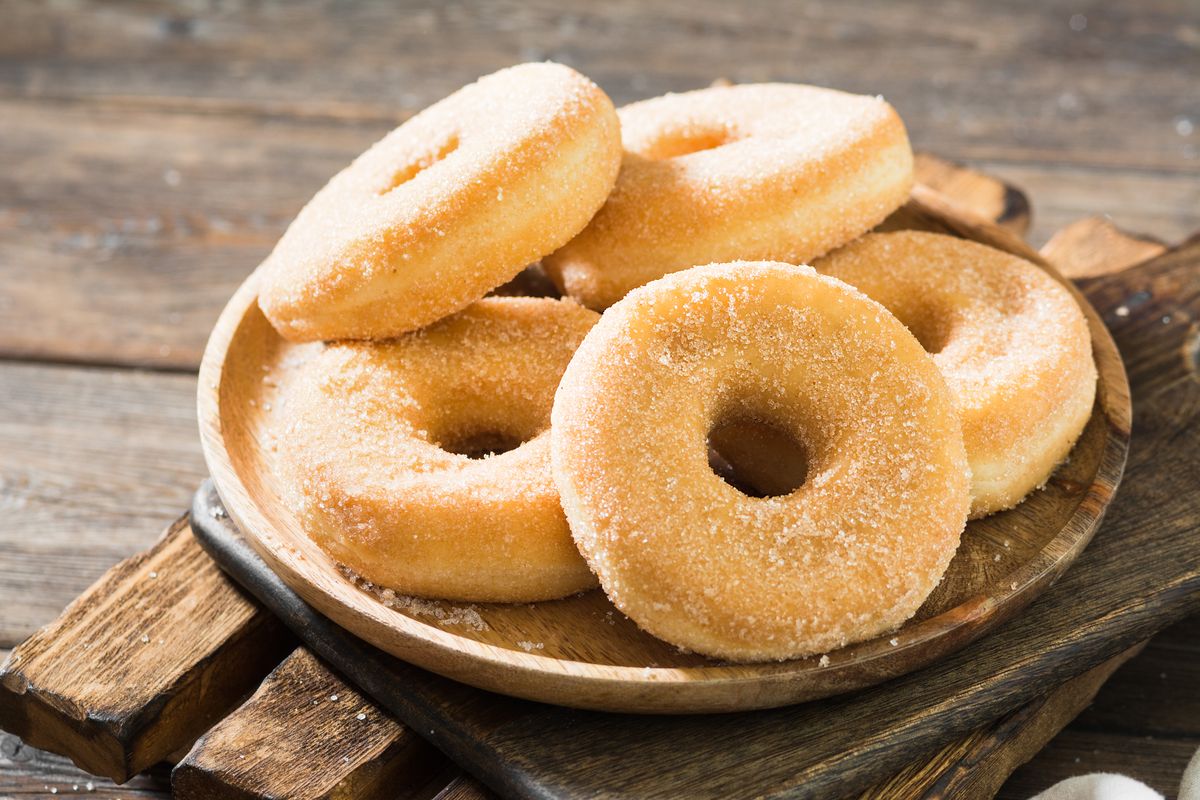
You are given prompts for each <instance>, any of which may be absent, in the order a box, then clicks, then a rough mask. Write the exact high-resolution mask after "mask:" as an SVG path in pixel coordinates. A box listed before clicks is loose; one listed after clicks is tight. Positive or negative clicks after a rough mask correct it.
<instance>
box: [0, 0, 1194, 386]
mask: <svg viewBox="0 0 1200 800" xmlns="http://www.w3.org/2000/svg"><path fill="white" fill-rule="evenodd" d="M5 13H6V23H7V24H6V25H5V26H4V28H3V31H0V118H3V119H4V120H5V130H4V136H3V137H0V163H4V164H5V165H6V169H5V170H3V171H2V172H0V196H2V197H3V198H4V202H3V204H2V205H0V231H2V232H3V233H4V235H3V237H2V238H0V280H2V281H3V283H4V285H5V286H6V291H5V294H4V301H3V302H4V304H3V306H0V311H3V313H0V353H2V354H6V355H9V356H20V357H26V358H46V359H63V360H70V361H80V360H86V361H88V362H91V363H121V364H146V365H154V366H162V367H171V368H186V367H192V366H194V365H195V364H196V363H197V361H198V359H199V354H200V349H201V347H202V344H203V341H204V338H205V336H206V334H207V332H208V330H209V329H210V327H211V325H212V322H213V321H214V320H215V318H216V314H217V312H218V310H219V309H220V307H221V305H222V304H223V302H224V300H225V299H226V298H228V297H229V295H230V294H232V292H233V289H234V288H235V287H236V286H237V284H238V283H239V282H240V280H241V278H242V277H243V276H244V275H245V274H246V273H247V272H248V271H249V270H250V269H251V268H252V267H253V266H254V265H255V264H256V263H257V262H258V261H259V260H260V259H261V257H262V256H263V255H264V254H265V253H266V252H267V251H268V250H269V248H270V246H271V245H272V243H273V242H274V240H275V239H276V238H277V237H278V235H279V234H280V233H281V232H282V230H283V227H284V226H285V225H286V223H287V222H288V220H290V219H291V217H292V216H293V215H294V214H295V212H296V211H297V210H298V209H299V207H300V206H301V205H302V204H303V203H304V201H306V200H307V199H308V197H310V196H311V195H312V193H313V192H314V191H315V190H316V189H317V188H318V187H319V186H320V185H321V184H322V183H323V182H324V181H325V180H326V178H327V177H328V176H329V175H330V174H332V173H333V172H334V171H335V170H336V169H338V168H340V167H341V166H343V165H344V164H346V163H348V162H349V160H350V159H351V158H352V157H353V156H354V155H355V154H357V153H358V152H359V151H361V150H362V149H363V148H364V147H365V146H366V145H367V144H369V143H370V142H372V141H374V140H375V139H376V138H378V137H379V136H380V135H381V134H382V133H384V132H385V131H386V130H387V129H388V128H389V127H391V126H392V125H394V124H395V123H396V122H397V121H398V120H400V119H402V118H404V117H407V116H408V115H410V114H411V113H413V112H414V111H416V110H418V109H420V108H422V107H423V106H425V105H426V104H428V103H429V102H431V101H433V100H436V99H438V98H440V97H442V96H444V95H445V94H446V93H448V92H449V91H452V90H453V89H454V88H456V87H457V86H459V85H461V84H463V83H465V82H467V81H469V80H472V79H474V78H475V77H477V76H478V75H480V74H483V73H486V72H489V71H491V70H493V69H496V68H498V67H501V66H504V65H507V64H511V63H513V62H516V61H521V60H527V59H539V58H557V59H560V60H564V61H566V62H568V63H570V64H572V65H574V66H576V67H578V68H580V69H581V70H583V71H584V72H586V73H588V74H589V75H591V76H593V77H594V78H595V79H596V80H598V81H599V82H600V84H601V85H602V86H603V87H604V88H606V89H607V90H608V91H609V92H610V93H611V94H612V95H613V97H614V99H615V100H616V101H617V102H627V101H630V100H633V99H637V98H641V97H646V96H651V95H654V94H658V93H661V92H664V91H667V90H678V89H690V88H696V87H699V86H704V85H706V84H708V83H709V82H710V81H711V80H712V79H713V78H714V77H716V76H725V77H728V78H731V79H733V80H736V81H755V80H767V79H780V80H802V81H808V82H816V83H824V84H830V85H835V86H838V87H841V88H845V89H848V90H853V91H863V92H868V93H872V94H875V93H882V94H883V95H885V96H886V97H887V98H889V99H890V100H891V101H892V102H894V103H895V104H896V106H897V107H898V108H899V110H900V112H901V114H902V115H903V116H904V118H905V119H906V121H907V124H908V126H909V128H910V129H911V132H912V138H913V141H914V142H915V143H916V145H917V146H918V147H919V148H920V149H923V150H927V151H931V152H937V153H939V154H941V155H943V156H945V157H949V158H952V159H958V160H969V161H971V162H972V163H973V164H976V165H979V166H984V167H986V168H988V169H990V170H994V171H996V172H997V173H999V174H1000V175H1002V176H1003V177H1005V178H1007V179H1009V180H1010V181H1011V182H1012V183H1015V184H1017V185H1020V186H1022V187H1023V188H1024V189H1025V190H1026V191H1027V192H1029V194H1030V195H1031V196H1033V197H1036V198H1038V205H1039V208H1038V210H1037V212H1038V213H1037V214H1036V222H1035V227H1034V229H1033V232H1032V235H1033V239H1034V240H1035V241H1039V242H1040V241H1041V240H1043V239H1044V238H1045V237H1046V236H1047V235H1049V233H1050V232H1051V231H1053V230H1056V229H1057V228H1059V227H1061V226H1062V225H1065V224H1066V223H1067V222H1069V221H1072V220H1074V219H1078V218H1079V217H1081V216H1089V215H1097V214H1102V213H1109V214H1112V215H1113V218H1114V220H1115V221H1116V222H1117V223H1118V224H1119V225H1121V226H1122V227H1123V228H1125V229H1128V230H1139V231H1146V232H1149V233H1152V234H1155V235H1157V236H1158V237H1159V238H1162V239H1164V240H1167V241H1175V240H1178V239H1180V238H1182V237H1183V236H1184V235H1186V234H1188V233H1190V232H1191V231H1192V230H1193V229H1195V228H1197V227H1200V211H1198V210H1197V209H1200V180H1197V177H1198V176H1200V133H1197V132H1196V130H1195V129H1196V128H1200V107H1198V103H1197V101H1196V100H1195V92H1194V91H1193V89H1194V86H1193V84H1192V82H1191V80H1190V76H1193V75H1195V74H1197V73H1198V72H1200V48H1197V47H1196V40H1197V35H1198V34H1197V33H1196V31H1197V30H1198V29H1200V11H1197V10H1196V8H1195V6H1194V4H1189V3H1188V0H1153V2H1146V3H1138V4H1115V3H1102V2H1099V0H1090V1H1089V2H1083V3H1070V4H1068V3H1065V2H1061V3H1039V2H1035V0H1023V2H1021V3H1018V4H1017V5H1016V6H1013V5H1011V4H1005V5H1004V6H1000V5H996V4H988V3H964V4H961V5H954V6H947V7H945V8H940V9H939V10H938V13H937V14H929V13H928V12H927V11H926V10H925V9H924V8H923V7H922V5H921V4H919V3H911V4H910V3H889V4H887V5H886V7H880V6H879V5H877V4H869V3H866V2H846V3H837V4H832V5H830V4H808V5H804V6H795V5H794V4H788V3H781V2H780V3H774V2H773V3H757V4H751V5H749V6H746V7H739V6H731V5H729V4H728V3H724V2H719V1H718V0H699V1H698V2H686V3H672V4H658V5H653V6H647V5H645V4H639V3H606V4H604V5H603V6H595V7H593V6H589V5H588V4H586V3H566V4H563V3H558V2H553V3H552V2H539V3H535V4H532V5H529V4H521V5H517V4H514V3H509V2H502V3H489V4H485V5H480V6H477V7H461V6H435V5H422V6H418V5H416V4H411V5H405V6H402V7H399V8H396V7H392V6H388V5H384V6H377V5H357V4H355V5H339V6H336V7H335V6H333V5H331V4H329V3H328V2H323V1H322V0H309V1H308V2H302V3H294V4H286V5H285V4H282V3H274V2H270V3H250V2H234V3H229V4H223V5H221V6H220V7H213V8H208V7H186V8H169V7H165V6H159V5H154V4H149V5H133V4H130V5H114V4H107V3H103V4H102V3H99V2H81V3H77V4H72V5H67V6H58V5H54V4H40V3H32V2H26V3H20V2H9V3H7V4H6V5H5ZM1072 20H1074V27H1072ZM1081 26H1082V27H1081ZM1075 28H1080V29H1079V30H1076V29H1075ZM132 307H136V308H137V309H138V310H139V313H138V314H130V313H129V310H130V309H131V308H132Z"/></svg>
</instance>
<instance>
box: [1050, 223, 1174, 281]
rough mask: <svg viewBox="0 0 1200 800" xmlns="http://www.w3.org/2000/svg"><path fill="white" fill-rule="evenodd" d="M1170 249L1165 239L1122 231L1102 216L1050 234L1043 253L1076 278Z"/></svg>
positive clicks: (1109, 270)
mask: <svg viewBox="0 0 1200 800" xmlns="http://www.w3.org/2000/svg"><path fill="white" fill-rule="evenodd" d="M1166 251H1167V246H1166V245H1165V244H1163V243H1162V242H1159V241H1157V240H1155V239H1151V238H1149V237H1145V236H1137V235H1132V234H1128V233H1125V232H1124V231H1121V230H1119V229H1118V228H1117V227H1116V226H1115V225H1113V224H1112V222H1110V221H1109V220H1107V219H1104V218H1102V217H1087V218H1085V219H1081V220H1079V221H1077V222H1073V223H1071V224H1070V225H1068V226H1067V227H1065V228H1063V229H1062V230H1060V231H1058V232H1057V233H1055V234H1054V235H1053V236H1051V237H1050V241H1048V242H1046V244H1044V245H1042V249H1041V253H1042V256H1044V257H1045V258H1046V260H1047V261H1050V262H1052V263H1054V265H1055V266H1057V267H1058V269H1059V272H1061V273H1062V274H1063V275H1065V276H1066V277H1068V278H1070V279H1072V280H1076V281H1078V280H1082V279H1084V278H1095V277H1097V276H1100V275H1110V274H1112V273H1114V272H1120V271H1121V270H1123V269H1128V268H1129V267H1132V266H1133V265H1135V264H1140V263H1142V262H1143V261H1149V260H1150V259H1152V258H1154V257H1155V256H1159V255H1162V254H1163V253H1165V252H1166Z"/></svg>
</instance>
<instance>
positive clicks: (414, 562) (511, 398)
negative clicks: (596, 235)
mask: <svg viewBox="0 0 1200 800" xmlns="http://www.w3.org/2000/svg"><path fill="white" fill-rule="evenodd" d="M596 319H597V315H596V314H595V313H593V312H591V311H588V310H587V309H585V308H582V307H581V306H579V305H578V304H577V303H575V302H574V301H571V300H551V299H546V298H518V297H505V298H499V297H497V298H487V299H484V300H480V301H479V302H477V303H475V304H473V305H471V306H469V307H468V308H467V309H465V310H464V311H461V312H459V313H458V314H455V315H453V316H451V317H448V318H446V319H444V320H442V321H440V322H438V323H436V324H434V325H432V326H430V327H428V328H425V329H422V330H420V331H416V332H414V333H410V334H407V335H405V336H402V337H399V338H396V339H392V340H388V341H380V342H342V343H336V344H329V345H327V346H325V347H323V348H321V349H320V351H319V352H317V353H315V354H312V355H311V356H310V357H308V358H307V360H305V361H303V362H302V363H300V364H298V365H296V366H295V367H294V368H293V369H292V371H293V372H294V375H293V376H292V377H291V378H290V379H289V380H287V381H286V382H284V383H282V384H281V385H280V387H279V390H278V397H279V401H280V403H281V405H283V406H284V407H285V408H286V409H287V413H286V414H283V415H280V416H279V417H278V419H277V421H276V423H275V425H276V430H275V431H274V439H275V441H276V442H277V445H278V446H277V449H276V454H275V458H274V469H275V471H276V472H277V474H278V475H279V477H280V483H281V485H282V486H283V492H282V494H283V496H284V499H285V501H286V502H287V503H288V505H289V506H290V507H291V508H292V509H293V511H294V512H295V513H296V514H297V516H298V517H299V519H300V521H301V524H302V525H303V527H304V529H305V531H306V532H307V533H308V535H309V536H310V537H311V538H312V539H313V540H314V541H315V542H316V543H317V544H318V545H319V546H320V547H321V548H322V549H324V550H325V551H326V552H327V553H329V554H330V556H331V557H333V558H334V559H335V560H336V561H338V562H340V563H342V564H345V565H346V566H347V567H349V568H350V569H352V570H353V571H354V572H355V573H357V574H358V575H360V576H362V577H363V578H364V579H365V580H368V581H370V582H372V583H373V584H375V585H376V586H381V587H387V588H389V589H392V590H395V591H397V592H401V593H403V594H408V595H416V596H421V597H427V598H439V599H447V600H461V601H478V602H528V601H534V600H545V599H551V598H557V597H563V596H565V595H569V594H572V593H575V592H579V591H582V590H584V589H587V588H589V587H591V586H594V585H595V578H594V577H593V576H592V575H591V573H590V572H589V571H588V568H587V565H586V564H585V563H584V561H583V559H582V558H581V557H580V556H579V553H578V552H577V550H576V549H575V546H574V545H573V544H572V541H571V536H570V532H569V530H568V528H567V523H566V520H565V519H564V517H563V513H562V510H561V508H560V506H559V501H558V492H557V490H556V489H555V486H554V482H553V480H552V478H551V475H550V441H549V436H548V428H549V424H550V409H551V405H552V403H553V399H554V391H555V388H556V387H557V386H558V381H559V378H560V376H561V375H562V373H563V370H565V369H566V366H567V362H568V361H570V359H571V355H572V353H574V351H575V348H576V346H577V345H578V344H579V342H580V341H582V340H583V337H584V335H585V334H586V333H587V331H588V330H589V329H590V328H591V327H592V325H593V324H594V323H595V321H596ZM480 434H487V435H490V436H493V437H495V436H496V435H498V436H499V437H500V438H501V439H503V440H507V441H510V442H523V443H522V444H520V445H519V446H517V447H515V448H514V449H511V450H508V451H507V452H502V453H500V454H498V455H493V456H490V457H485V458H469V457H468V456H466V455H461V454H459V453H457V452H450V451H449V450H447V449H444V447H448V446H449V447H453V446H454V445H455V444H458V443H462V442H465V441H470V440H471V439H472V438H473V437H476V436H478V435H480Z"/></svg>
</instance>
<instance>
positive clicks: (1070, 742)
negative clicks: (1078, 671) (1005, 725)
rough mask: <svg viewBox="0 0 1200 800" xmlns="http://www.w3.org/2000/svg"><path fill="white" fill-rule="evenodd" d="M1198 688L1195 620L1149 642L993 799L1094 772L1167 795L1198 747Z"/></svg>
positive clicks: (1017, 799)
mask: <svg viewBox="0 0 1200 800" xmlns="http://www.w3.org/2000/svg"><path fill="white" fill-rule="evenodd" d="M1197 687H1200V615H1197V616H1193V617H1190V618H1188V619H1187V620H1185V621H1183V622H1181V623H1179V624H1177V625H1174V626H1172V627H1171V628H1168V629H1167V630H1165V631H1163V632H1162V633H1161V634H1159V635H1158V636H1156V637H1154V639H1152V640H1151V641H1150V643H1149V644H1148V645H1147V646H1146V649H1145V650H1143V651H1142V653H1141V654H1140V655H1139V656H1138V657H1137V658H1135V659H1133V660H1132V661H1130V662H1129V663H1128V664H1126V665H1125V666H1123V667H1121V668H1120V669H1119V670H1118V671H1117V672H1116V674H1115V675H1114V676H1113V677H1112V679H1111V680H1109V681H1108V682H1107V683H1106V684H1105V685H1104V688H1103V689H1102V690H1101V691H1100V692H1099V694H1097V696H1096V700H1095V702H1094V703H1093V704H1092V705H1091V706H1090V707H1089V708H1088V709H1087V710H1085V711H1084V712H1083V713H1082V714H1080V715H1079V717H1078V718H1077V719H1076V720H1075V721H1074V722H1072V723H1071V724H1070V725H1068V726H1067V727H1066V728H1065V729H1064V730H1063V731H1062V733H1060V734H1059V735H1058V736H1057V737H1055V738H1054V739H1053V740H1052V741H1051V742H1050V743H1049V745H1047V747H1045V748H1044V749H1043V750H1041V751H1040V752H1039V753H1038V754H1037V755H1035V756H1034V757H1033V758H1032V759H1031V760H1030V761H1029V762H1028V763H1027V764H1025V765H1023V766H1021V767H1019V768H1018V769H1017V770H1016V771H1015V772H1014V773H1013V775H1012V776H1011V778H1010V779H1009V780H1008V782H1006V783H1005V785H1004V787H1003V788H1002V789H1001V791H1000V793H999V794H998V795H997V797H998V798H999V799H1000V800H1026V798H1028V797H1031V796H1033V795H1034V794H1036V793H1037V792H1040V791H1042V790H1044V789H1046V788H1047V787H1048V786H1050V785H1052V784H1054V783H1056V782H1057V781H1060V780H1063V779H1065V778H1069V777H1072V776H1074V775H1082V774H1084V773H1087V772H1097V771H1116V772H1121V773H1124V774H1128V775H1132V776H1133V777H1135V778H1137V779H1138V780H1140V781H1144V782H1145V783H1146V784H1148V785H1149V786H1151V787H1153V788H1155V789H1156V790H1158V791H1159V792H1161V793H1162V794H1163V795H1164V796H1167V797H1171V796H1173V795H1174V794H1175V793H1176V792H1177V791H1178V788H1179V779H1180V778H1181V777H1182V776H1183V770H1184V767H1186V766H1187V763H1188V761H1189V760H1190V759H1191V757H1192V756H1193V755H1194V754H1195V752H1196V746H1197V742H1200V691H1197Z"/></svg>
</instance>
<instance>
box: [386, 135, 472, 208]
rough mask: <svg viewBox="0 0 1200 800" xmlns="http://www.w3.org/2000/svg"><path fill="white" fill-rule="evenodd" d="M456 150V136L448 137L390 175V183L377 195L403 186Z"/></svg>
mask: <svg viewBox="0 0 1200 800" xmlns="http://www.w3.org/2000/svg"><path fill="white" fill-rule="evenodd" d="M457 149H458V136H450V137H448V138H447V139H446V140H445V141H444V142H442V143H441V144H440V145H438V146H437V147H434V148H432V149H431V150H429V151H428V152H427V153H426V154H425V155H423V156H421V157H420V158H418V159H416V160H415V161H412V162H410V163H408V164H406V165H405V166H404V167H403V168H402V169H399V170H397V171H396V173H395V174H394V175H392V179H391V181H390V182H389V183H388V184H387V185H386V186H384V187H383V188H382V189H381V190H380V191H379V193H380V194H381V195H383V194H387V193H388V192H390V191H392V190H393V189H395V188H397V187H399V186H403V185H404V184H406V183H408V182H409V181H411V180H412V179H413V178H415V177H417V176H418V175H420V174H421V173H422V172H424V171H425V170H427V169H429V168H430V167H432V166H433V165H434V164H436V163H438V162H439V161H442V160H443V159H445V158H446V156H448V155H450V154H451V153H453V152H454V151H455V150H457Z"/></svg>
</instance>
